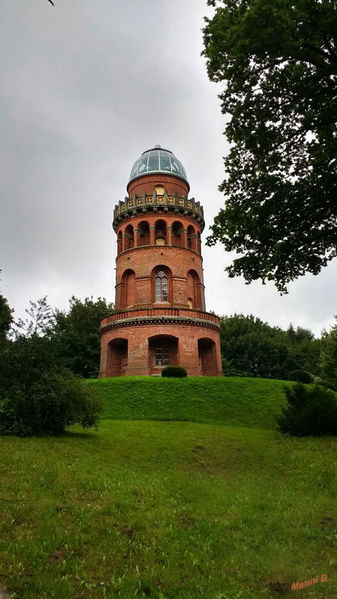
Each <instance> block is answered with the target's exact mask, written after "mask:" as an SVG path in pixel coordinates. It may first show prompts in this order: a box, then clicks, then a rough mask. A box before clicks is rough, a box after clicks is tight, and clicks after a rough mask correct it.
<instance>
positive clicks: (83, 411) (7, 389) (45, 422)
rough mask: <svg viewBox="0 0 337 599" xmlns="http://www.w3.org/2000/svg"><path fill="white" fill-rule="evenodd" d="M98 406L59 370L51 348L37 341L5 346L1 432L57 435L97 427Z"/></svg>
mask: <svg viewBox="0 0 337 599" xmlns="http://www.w3.org/2000/svg"><path fill="white" fill-rule="evenodd" d="M101 409H102V400H101V398H100V396H99V394H98V393H97V391H96V390H95V389H94V388H93V387H89V386H88V385H84V384H83V382H82V380H81V379H80V378H78V377H77V376H76V375H74V374H73V373H71V372H70V371H69V370H67V369H65V368H63V366H62V363H61V361H60V359H59V358H58V355H57V351H56V348H55V346H54V344H53V343H52V342H51V341H50V340H48V339H46V338H40V337H38V336H33V337H31V338H20V339H18V340H17V341H15V342H8V343H7V344H6V347H4V348H3V349H2V351H1V355H0V432H2V433H11V434H17V435H22V436H26V435H41V434H50V433H52V434H59V433H62V432H64V430H65V428H66V427H67V426H69V425H71V424H75V423H79V424H81V425H82V426H83V427H89V426H96V425H97V422H98V417H99V413H100V411H101Z"/></svg>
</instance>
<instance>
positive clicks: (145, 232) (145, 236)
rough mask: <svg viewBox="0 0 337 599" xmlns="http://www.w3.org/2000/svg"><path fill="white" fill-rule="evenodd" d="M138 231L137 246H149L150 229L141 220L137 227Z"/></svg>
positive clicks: (147, 224)
mask: <svg viewBox="0 0 337 599" xmlns="http://www.w3.org/2000/svg"><path fill="white" fill-rule="evenodd" d="M138 229H139V245H149V244H150V227H149V223H148V222H147V221H145V220H143V221H142V222H141V223H139V225H138Z"/></svg>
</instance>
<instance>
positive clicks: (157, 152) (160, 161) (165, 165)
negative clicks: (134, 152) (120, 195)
mask: <svg viewBox="0 0 337 599" xmlns="http://www.w3.org/2000/svg"><path fill="white" fill-rule="evenodd" d="M152 173H163V174H170V175H176V176H177V177H180V179H183V180H184V181H186V182H187V183H188V181H187V176H186V172H185V169H184V167H183V165H182V164H181V162H180V160H178V158H176V157H175V155H174V154H173V152H171V151H170V150H165V149H164V148H162V147H161V146H159V145H158V146H155V147H154V148H151V149H150V150H145V152H143V153H142V155H141V156H140V157H139V158H138V159H137V160H136V162H135V163H134V165H133V167H132V169H131V174H130V179H129V183H130V181H133V180H134V179H137V178H138V177H141V176H142V175H150V174H152Z"/></svg>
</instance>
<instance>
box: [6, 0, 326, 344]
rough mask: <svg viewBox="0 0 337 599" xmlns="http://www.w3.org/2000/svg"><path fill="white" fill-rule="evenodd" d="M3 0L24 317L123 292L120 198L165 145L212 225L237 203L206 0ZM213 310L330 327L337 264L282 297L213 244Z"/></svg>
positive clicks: (10, 205)
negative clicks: (39, 302) (207, 38)
mask: <svg viewBox="0 0 337 599" xmlns="http://www.w3.org/2000/svg"><path fill="white" fill-rule="evenodd" d="M55 3H56V6H55V8H53V7H52V6H51V4H49V2H47V0H2V1H1V9H0V10H1V35H0V47H1V52H0V63H1V78H0V86H1V94H0V102H1V106H0V111H1V112H0V114H1V120H0V122H1V137H0V151H1V160H0V169H1V176H0V186H1V219H0V268H2V282H1V292H2V293H3V294H4V295H5V296H6V297H7V298H8V300H9V302H10V304H11V306H12V307H14V308H15V310H16V314H17V315H19V314H22V313H23V311H24V308H25V307H26V306H27V305H28V303H29V300H30V299H32V300H36V299H38V298H40V297H42V296H44V295H48V300H49V303H50V304H51V305H52V306H57V307H59V308H66V307H67V306H68V300H69V298H70V297H71V295H75V296H77V297H80V298H84V297H86V296H91V295H93V296H94V297H97V296H104V297H106V298H108V299H109V300H110V301H112V300H114V260H115V255H116V252H115V245H116V244H115V236H114V233H113V231H112V228H111V220H112V211H113V206H114V204H115V203H117V202H118V201H119V200H120V199H123V198H124V195H125V192H126V190H125V187H126V184H127V181H128V177H129V173H130V170H131V167H132V164H133V162H134V161H135V160H136V158H137V157H138V155H139V154H140V153H141V152H142V151H144V150H146V149H148V148H149V147H152V146H153V145H155V144H161V145H162V146H163V147H166V148H169V149H171V150H172V151H173V152H174V153H175V154H176V156H177V157H178V158H179V159H180V160H181V161H182V163H183V164H184V166H185V169H186V171H187V176H188V179H189V182H190V185H191V195H192V196H194V197H195V198H196V199H197V200H200V201H201V203H202V204H203V206H204V210H205V215H206V225H207V226H206V229H205V233H204V235H203V239H205V237H206V234H207V227H208V226H209V225H210V224H211V223H212V220H213V217H214V216H215V214H216V213H217V212H218V210H219V208H220V207H221V206H222V205H223V201H224V198H223V196H222V194H221V193H220V192H219V191H218V185H219V184H220V183H221V181H222V179H223V175H224V173H223V163H222V156H223V155H224V154H225V152H226V147H227V146H226V140H225V138H224V136H223V135H222V131H223V129H224V117H223V115H221V112H220V102H219V100H218V98H217V94H218V93H220V90H221V88H220V87H219V86H216V85H214V84H212V83H210V82H209V81H208V78H207V74H206V68H205V63H204V59H203V58H202V57H201V56H200V53H201V50H202V34H201V28H202V26H203V16H204V15H205V14H211V10H210V9H209V8H208V7H207V6H206V0H128V1H125V0H55ZM203 254H204V267H205V283H206V300H207V308H208V309H209V310H214V311H215V312H217V313H218V314H231V313H234V312H242V313H246V314H250V313H252V314H255V315H256V316H259V317H260V318H262V319H263V320H266V321H268V322H270V323H271V324H275V325H279V326H282V327H287V326H288V325H289V323H290V322H292V323H293V324H294V325H301V326H305V327H310V328H311V329H312V330H314V331H315V333H317V334H319V333H320V331H321V330H322V328H323V327H329V325H330V324H332V322H333V320H334V319H333V315H334V314H335V313H337V306H336V297H337V276H336V275H337V263H336V261H335V262H334V263H331V264H330V266H329V267H327V268H326V269H325V270H324V271H323V272H322V273H321V274H320V275H319V276H316V277H313V276H311V275H307V276H306V277H304V278H302V279H300V280H298V281H297V282H295V283H293V284H291V285H290V286H289V295H286V296H282V297H281V296H280V295H279V294H278V293H277V292H276V290H275V287H274V286H273V285H272V284H268V285H265V286H264V285H262V284H261V283H260V282H256V283H254V284H252V285H249V286H247V285H245V284H244V282H243V280H242V279H235V280H233V279H229V278H228V277H227V275H226V274H225V273H224V268H225V266H226V265H227V264H228V263H229V262H230V260H231V257H230V255H228V254H227V255H226V254H225V252H224V250H223V248H222V246H217V247H213V248H206V247H204V248H203Z"/></svg>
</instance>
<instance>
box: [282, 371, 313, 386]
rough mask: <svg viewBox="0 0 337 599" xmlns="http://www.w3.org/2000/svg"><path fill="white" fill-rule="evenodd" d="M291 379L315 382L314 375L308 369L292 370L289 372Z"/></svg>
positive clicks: (298, 381) (306, 382)
mask: <svg viewBox="0 0 337 599" xmlns="http://www.w3.org/2000/svg"><path fill="white" fill-rule="evenodd" d="M288 379H289V381H296V382H297V383H305V384H309V383H312V382H313V376H312V374H310V372H308V371H307V370H292V371H291V372H289V374H288Z"/></svg>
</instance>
